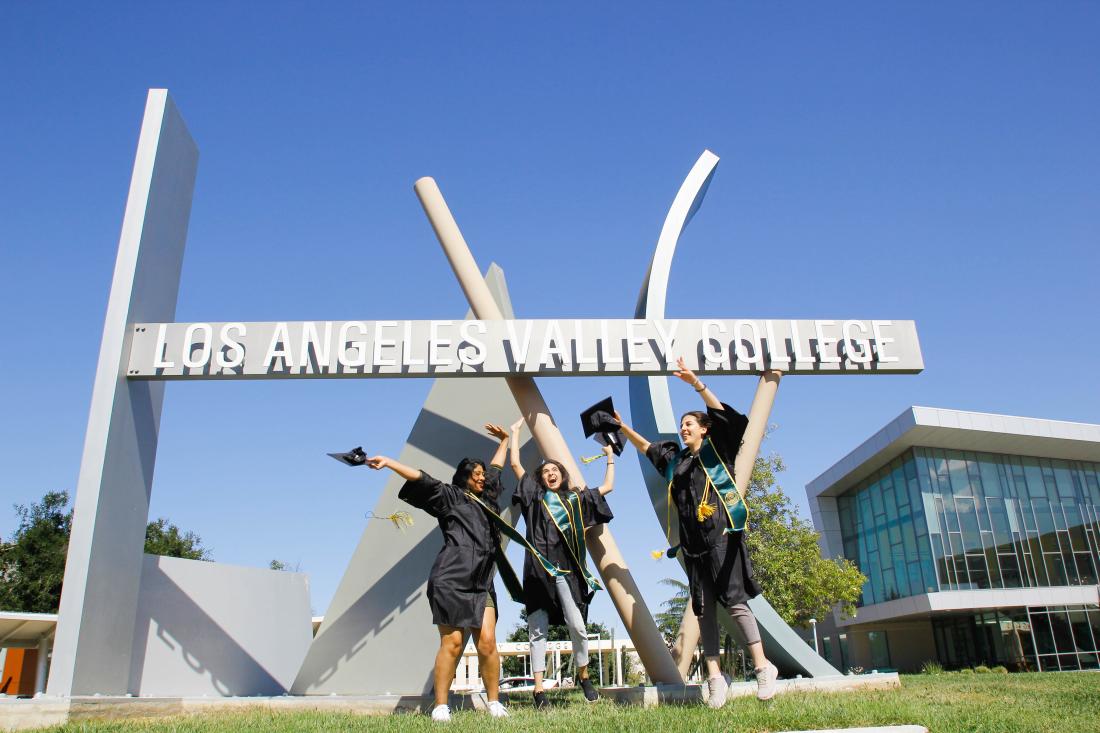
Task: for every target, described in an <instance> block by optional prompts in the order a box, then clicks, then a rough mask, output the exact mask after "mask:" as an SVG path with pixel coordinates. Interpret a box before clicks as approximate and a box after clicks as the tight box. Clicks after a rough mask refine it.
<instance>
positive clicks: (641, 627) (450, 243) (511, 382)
mask: <svg viewBox="0 0 1100 733" xmlns="http://www.w3.org/2000/svg"><path fill="white" fill-rule="evenodd" d="M414 189H415V191H416V195H417V197H418V198H419V199H420V204H421V206H423V207H424V213H425V214H426V215H427V217H428V221H429V222H431V225H432V229H434V230H435V235H436V237H437V238H438V239H439V243H440V244H441V245H442V246H443V251H444V253H445V254H446V255H447V260H448V261H449V262H450V263H451V268H452V269H453V270H454V273H455V276H456V277H457V278H458V282H459V284H460V285H461V286H462V290H463V292H464V293H465V294H466V299H467V300H468V301H469V303H470V308H471V309H472V310H473V311H474V315H476V316H477V317H478V318H479V319H481V320H501V319H503V315H502V314H501V311H500V308H499V307H498V306H497V304H496V301H495V300H493V297H492V295H491V293H490V292H489V288H488V286H487V285H486V284H485V281H484V279H482V276H481V272H480V271H479V270H478V267H477V262H476V261H475V260H474V256H473V254H471V252H470V248H469V246H468V245H467V244H466V240H465V239H464V238H463V236H462V232H461V231H460V230H459V228H458V223H457V222H456V221H455V218H454V216H453V215H452V214H451V211H450V209H449V208H448V207H447V203H446V201H444V199H443V194H442V192H440V190H439V186H438V185H436V182H435V181H434V180H433V179H431V178H421V179H420V180H418V181H417V182H416V185H415V186H414ZM505 381H506V382H507V383H508V387H509V388H510V389H511V390H512V395H513V396H514V397H515V399H516V404H517V405H518V406H519V409H520V412H521V413H522V414H523V416H524V418H525V419H526V420H527V425H528V427H529V428H530V430H531V435H532V437H533V438H534V439H535V442H536V443H537V444H538V447H539V451H540V452H541V453H542V455H543V456H544V457H546V458H553V459H554V460H557V461H560V462H561V464H562V465H563V466H565V470H566V471H568V472H569V475H570V476H571V477H572V479H573V481H574V482H576V481H578V480H579V479H580V477H581V475H582V474H581V471H580V468H579V467H578V466H577V464H576V462H575V461H574V460H573V455H572V453H571V451H570V450H569V446H568V445H567V444H566V442H565V439H564V438H563V437H562V435H561V432H560V431H559V430H558V428H557V425H555V424H554V419H553V418H552V417H551V415H550V409H549V408H548V407H547V406H546V402H545V400H543V398H542V393H541V392H539V388H538V386H537V385H536V384H535V380H534V379H532V378H530V377H507V378H506V379H505ZM586 535H587V544H588V549H589V551H590V553H591V555H592V560H593V562H595V564H596V568H597V570H599V573H600V577H601V578H603V581H604V587H605V588H606V589H607V594H608V596H609V597H610V598H611V601H612V603H614V604H615V610H616V611H618V613H619V617H620V618H621V619H622V620H623V625H624V626H625V627H626V630H627V633H628V634H629V635H630V638H631V639H632V640H633V641H634V645H635V647H636V648H637V650H638V656H639V657H640V658H641V660H642V664H643V665H644V666H645V668H646V671H647V672H648V673H649V676H650V677H651V678H652V679H653V680H654V682H663V683H668V684H680V683H682V682H683V678H682V675H681V674H680V673H679V672H678V671H677V669H676V665H675V663H674V662H673V661H672V656H671V655H670V654H669V653H668V649H667V648H666V647H665V645H664V642H663V640H662V639H661V634H660V632H658V631H657V625H656V624H655V623H654V622H653V614H651V613H650V611H649V608H648V607H647V606H646V603H645V599H644V598H643V597H642V593H641V591H640V590H639V589H638V585H637V583H635V582H634V578H633V577H631V575H630V570H629V568H628V567H627V564H626V561H625V560H624V559H623V556H622V553H621V552H619V547H618V545H617V544H616V543H615V538H614V537H612V535H611V532H610V530H609V529H608V527H607V525H606V524H598V525H596V526H595V527H593V528H591V529H589V530H588V531H587V532H586Z"/></svg>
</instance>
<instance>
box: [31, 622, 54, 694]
mask: <svg viewBox="0 0 1100 733" xmlns="http://www.w3.org/2000/svg"><path fill="white" fill-rule="evenodd" d="M51 646H52V645H51V644H50V635H49V634H43V635H42V638H41V639H39V640H38V659H37V660H36V664H35V665H34V694H35V695H40V694H42V693H43V692H45V691H46V670H47V669H49V658H50V647H51Z"/></svg>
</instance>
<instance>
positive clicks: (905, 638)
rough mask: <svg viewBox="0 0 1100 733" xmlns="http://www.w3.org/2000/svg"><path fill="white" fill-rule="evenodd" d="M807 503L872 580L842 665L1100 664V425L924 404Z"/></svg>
mask: <svg viewBox="0 0 1100 733" xmlns="http://www.w3.org/2000/svg"><path fill="white" fill-rule="evenodd" d="M807 496H808V498H809V500H810V508H811V514H812V516H813V521H814V524H815V526H816V527H817V529H818V531H819V532H821V534H822V542H821V543H822V548H823V550H824V552H825V553H826V554H827V555H829V556H834V557H835V556H843V557H845V558H848V559H849V560H851V561H852V562H854V563H855V564H857V565H858V566H859V568H860V570H861V571H862V572H863V574H864V575H865V576H866V577H867V581H866V583H865V584H864V587H863V595H862V598H861V600H860V603H859V612H858V613H857V615H856V617H855V618H852V619H833V620H832V621H831V623H829V624H826V625H825V626H823V627H822V634H823V638H822V641H823V642H824V654H825V655H826V657H827V658H828V659H829V660H830V661H831V662H832V663H833V664H834V665H836V666H838V667H841V668H842V669H846V668H849V667H860V666H862V667H865V668H879V669H881V668H893V669H914V668H917V667H919V666H920V665H921V664H922V663H923V662H924V661H927V660H936V661H938V662H940V663H941V664H943V665H944V666H945V667H949V668H951V667H970V666H974V665H977V664H986V665H990V666H992V665H1004V666H1006V667H1008V668H1010V669H1020V670H1023V669H1031V670H1063V669H1095V668H1100V609H1098V607H1097V602H1098V599H1097V581H1098V577H1100V426H1098V425H1086V424H1080V423H1067V422H1059V421H1052V420H1036V419H1031V418H1018V417H1011V416H1005V415H988V414H983V413H970V412H960V411H956V410H939V409H932V408H924V407H913V408H910V409H909V410H907V411H906V412H904V413H902V415H900V416H899V417H898V418H897V419H895V420H894V421H892V422H891V423H890V424H889V425H888V426H886V427H885V428H883V430H881V431H879V433H878V434H876V435H875V436H873V437H872V438H871V439H870V440H868V441H867V442H866V443H864V444H863V445H861V446H860V447H859V448H857V449H856V450H855V451H853V452H852V453H851V454H849V455H848V456H847V457H846V458H845V459H844V460H842V461H841V462H840V463H838V464H836V465H835V466H833V467H832V468H830V469H829V470H828V471H826V472H825V473H824V474H822V475H821V476H820V477H818V478H817V479H815V480H814V481H813V482H811V483H810V485H809V486H807Z"/></svg>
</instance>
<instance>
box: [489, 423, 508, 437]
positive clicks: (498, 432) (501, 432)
mask: <svg viewBox="0 0 1100 733" xmlns="http://www.w3.org/2000/svg"><path fill="white" fill-rule="evenodd" d="M485 429H486V430H488V431H489V435H491V436H493V437H494V438H496V439H497V440H507V439H508V431H507V430H505V429H504V428H503V427H501V426H500V425H494V424H493V423H491V422H487V423H485Z"/></svg>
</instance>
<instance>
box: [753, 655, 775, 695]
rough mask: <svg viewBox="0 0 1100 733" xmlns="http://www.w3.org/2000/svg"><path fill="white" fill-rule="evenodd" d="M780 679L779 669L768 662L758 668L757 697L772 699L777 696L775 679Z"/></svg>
mask: <svg viewBox="0 0 1100 733" xmlns="http://www.w3.org/2000/svg"><path fill="white" fill-rule="evenodd" d="M777 679H779V670H778V669H776V668H775V665H774V664H772V663H771V662H768V666H766V667H764V668H762V669H757V670H756V699H757V700H771V699H772V698H773V697H775V689H776V687H775V681H776V680H777Z"/></svg>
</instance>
